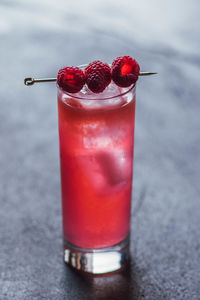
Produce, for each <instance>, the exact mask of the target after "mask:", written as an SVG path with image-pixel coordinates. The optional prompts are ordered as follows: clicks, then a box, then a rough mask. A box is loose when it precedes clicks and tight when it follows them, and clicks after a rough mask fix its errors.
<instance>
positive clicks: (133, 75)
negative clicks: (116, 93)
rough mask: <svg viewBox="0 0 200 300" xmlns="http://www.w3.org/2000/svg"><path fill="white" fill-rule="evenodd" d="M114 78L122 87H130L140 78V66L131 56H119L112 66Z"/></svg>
mask: <svg viewBox="0 0 200 300" xmlns="http://www.w3.org/2000/svg"><path fill="white" fill-rule="evenodd" d="M111 70H112V80H113V81H114V82H115V83H116V84H117V85H118V86H121V87H128V86H129V85H131V84H133V83H135V82H136V81H137V80H138V76H139V73H140V66H139V64H138V63H137V61H136V60H135V59H134V58H132V57H130V56H128V55H127V56H120V57H117V58H116V59H115V60H114V61H113V63H112V66H111Z"/></svg>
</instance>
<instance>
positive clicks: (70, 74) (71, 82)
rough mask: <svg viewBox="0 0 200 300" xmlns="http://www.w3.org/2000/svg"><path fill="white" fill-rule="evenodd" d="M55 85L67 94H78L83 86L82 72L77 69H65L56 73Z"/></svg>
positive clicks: (83, 76)
mask: <svg viewBox="0 0 200 300" xmlns="http://www.w3.org/2000/svg"><path fill="white" fill-rule="evenodd" d="M57 83H58V85H59V87H61V88H62V89H63V90H64V91H66V92H68V93H77V92H79V91H80V90H81V89H82V87H83V86H84V84H85V75H84V72H83V71H82V70H81V69H79V68H77V67H65V68H63V69H60V70H59V71H58V76H57Z"/></svg>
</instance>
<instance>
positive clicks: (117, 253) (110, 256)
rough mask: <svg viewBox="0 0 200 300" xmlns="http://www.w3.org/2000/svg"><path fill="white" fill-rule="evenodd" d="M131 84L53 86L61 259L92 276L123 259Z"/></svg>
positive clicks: (129, 184)
mask: <svg viewBox="0 0 200 300" xmlns="http://www.w3.org/2000/svg"><path fill="white" fill-rule="evenodd" d="M135 92H136V85H133V86H131V87H129V88H120V87H118V86H116V85H115V84H114V83H113V82H111V84H110V85H109V86H108V87H107V88H106V89H105V90H104V91H103V92H102V93H100V94H94V93H92V92H91V91H89V90H88V89H87V87H86V86H85V87H84V88H83V89H82V91H81V92H79V93H76V94H69V93H67V92H65V91H63V90H62V89H61V88H60V87H59V86H58V115H59V140H60V169H61V189H62V212H63V238H64V261H65V262H66V263H68V264H69V265H71V266H72V267H74V268H76V269H78V270H81V271H84V272H88V273H93V274H104V273H108V272H114V271H117V270H119V269H121V268H122V267H123V266H125V265H126V263H127V262H128V260H129V235H130V215H131V193H132V174H133V149H134V121H135Z"/></svg>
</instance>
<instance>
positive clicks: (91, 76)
mask: <svg viewBox="0 0 200 300" xmlns="http://www.w3.org/2000/svg"><path fill="white" fill-rule="evenodd" d="M85 80H86V84H87V86H88V88H89V89H90V90H91V91H92V92H93V93H101V92H103V90H104V89H105V88H106V87H107V86H108V85H109V83H110V82H111V69H110V67H109V65H108V64H106V63H103V62H101V61H100V60H96V61H94V62H92V63H90V64H89V65H88V66H87V67H86V68H85Z"/></svg>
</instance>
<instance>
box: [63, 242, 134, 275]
mask: <svg viewBox="0 0 200 300" xmlns="http://www.w3.org/2000/svg"><path fill="white" fill-rule="evenodd" d="M128 260H129V236H128V237H127V238H126V239H124V240H123V241H122V242H120V243H119V244H117V245H115V246H112V247H109V248H100V249H94V250H93V249H83V248H79V247H76V246H74V245H72V244H70V243H69V242H67V241H66V240H65V239H64V261H65V262H66V263H67V264H69V265H70V266H72V267H74V268H75V269H77V270H79V271H83V272H87V273H91V274H105V273H110V272H115V271H117V270H120V269H121V268H122V267H124V266H125V265H126V264H127V262H128Z"/></svg>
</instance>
